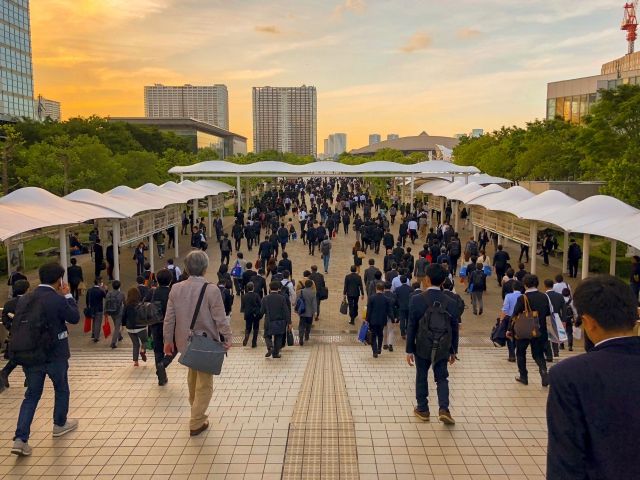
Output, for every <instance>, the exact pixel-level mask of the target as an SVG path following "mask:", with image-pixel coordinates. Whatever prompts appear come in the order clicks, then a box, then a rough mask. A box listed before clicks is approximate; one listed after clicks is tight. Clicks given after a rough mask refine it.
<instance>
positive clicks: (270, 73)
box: [222, 68, 284, 80]
mask: <svg viewBox="0 0 640 480" xmlns="http://www.w3.org/2000/svg"><path fill="white" fill-rule="evenodd" d="M282 72H284V70H283V69H282V68H268V69H264V70H234V71H230V72H225V73H223V74H222V76H223V77H224V78H226V79H229V80H257V79H261V78H269V77H275V76H276V75H279V74H281V73H282Z"/></svg>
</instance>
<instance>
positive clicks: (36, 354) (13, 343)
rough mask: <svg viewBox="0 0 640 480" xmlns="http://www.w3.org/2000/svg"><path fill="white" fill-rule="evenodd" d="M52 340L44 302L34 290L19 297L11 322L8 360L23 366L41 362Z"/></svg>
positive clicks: (52, 333)
mask: <svg viewBox="0 0 640 480" xmlns="http://www.w3.org/2000/svg"><path fill="white" fill-rule="evenodd" d="M55 341H56V332H54V331H53V327H52V325H50V323H49V321H48V318H47V316H46V307H45V305H44V302H43V301H42V300H41V299H38V298H36V297H35V295H34V294H33V293H28V294H26V295H24V296H23V297H21V298H20V300H19V301H18V305H17V306H16V313H15V316H14V318H13V323H12V324H11V336H10V340H9V359H10V360H13V361H14V362H16V363H17V364H18V365H22V366H25V367H30V366H34V365H41V364H44V363H45V362H46V361H47V357H48V355H49V351H50V350H51V349H52V347H53V345H54V342H55Z"/></svg>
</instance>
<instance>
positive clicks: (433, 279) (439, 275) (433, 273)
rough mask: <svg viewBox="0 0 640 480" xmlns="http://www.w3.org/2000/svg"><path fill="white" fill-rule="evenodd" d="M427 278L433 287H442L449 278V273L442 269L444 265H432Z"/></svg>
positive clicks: (428, 269)
mask: <svg viewBox="0 0 640 480" xmlns="http://www.w3.org/2000/svg"><path fill="white" fill-rule="evenodd" d="M427 278H428V279H429V282H430V283H431V286H432V287H440V286H441V285H442V284H443V282H444V280H445V278H447V272H446V271H445V270H444V268H442V265H439V264H437V263H432V264H431V265H429V266H428V267H427Z"/></svg>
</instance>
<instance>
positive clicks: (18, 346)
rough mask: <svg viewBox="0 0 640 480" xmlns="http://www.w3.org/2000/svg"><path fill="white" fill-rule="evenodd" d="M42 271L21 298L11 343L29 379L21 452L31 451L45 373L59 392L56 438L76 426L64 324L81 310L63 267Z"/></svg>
mask: <svg viewBox="0 0 640 480" xmlns="http://www.w3.org/2000/svg"><path fill="white" fill-rule="evenodd" d="M38 275H39V277H40V285H39V286H38V287H37V288H36V289H35V290H34V292H33V293H31V294H28V295H25V296H24V297H22V298H21V299H20V301H19V302H18V306H17V310H16V316H15V318H14V320H13V324H12V327H11V342H10V343H9V359H10V360H13V361H14V362H16V363H17V364H18V365H22V369H23V371H24V375H25V377H26V383H27V390H26V392H25V394H24V400H23V401H22V405H21V406H20V413H19V415H18V425H17V427H16V433H15V436H14V437H13V447H12V448H11V453H13V454H14V455H18V456H29V455H31V451H32V450H31V446H30V445H29V444H28V441H29V435H30V433H31V423H32V422H33V417H34V415H35V413H36V408H37V407H38V402H39V401H40V397H41V396H42V390H43V388H44V380H45V377H47V376H48V377H49V378H50V379H51V381H52V382H53V389H54V391H55V395H54V399H55V400H54V406H53V436H54V437H60V436H62V435H64V434H66V433H69V432H71V431H72V430H75V429H76V428H77V427H78V421H77V420H71V419H68V418H67V414H68V412H69V394H70V392H69V382H68V375H67V372H68V370H69V357H70V356H71V355H70V352H69V339H68V337H69V332H68V330H67V325H66V324H67V323H69V324H77V323H78V322H79V321H80V314H79V312H78V307H77V305H76V302H75V300H74V299H73V296H72V295H71V293H70V291H69V287H68V286H67V285H66V284H65V283H64V281H63V277H64V268H62V267H61V266H60V265H58V264H57V263H48V264H46V265H43V266H42V267H40V269H39V271H38ZM36 332H39V334H36ZM41 332H47V334H46V335H43V334H42V333H41Z"/></svg>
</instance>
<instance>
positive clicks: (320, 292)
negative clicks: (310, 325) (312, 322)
mask: <svg viewBox="0 0 640 480" xmlns="http://www.w3.org/2000/svg"><path fill="white" fill-rule="evenodd" d="M309 279H310V280H311V281H312V282H313V283H314V285H315V286H316V299H317V300H318V310H317V314H316V322H317V321H318V320H319V319H320V303H321V302H322V301H323V300H326V298H328V296H329V290H327V284H326V282H325V280H324V275H322V274H321V273H320V272H319V271H318V266H317V265H311V275H309Z"/></svg>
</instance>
